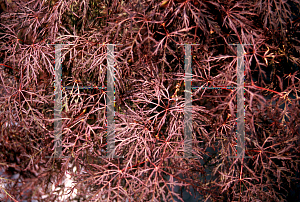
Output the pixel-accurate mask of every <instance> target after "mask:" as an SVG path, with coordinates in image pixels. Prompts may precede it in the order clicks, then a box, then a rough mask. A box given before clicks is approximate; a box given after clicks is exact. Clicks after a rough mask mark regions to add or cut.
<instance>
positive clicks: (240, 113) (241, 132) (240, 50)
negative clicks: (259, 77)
mask: <svg viewBox="0 0 300 202" xmlns="http://www.w3.org/2000/svg"><path fill="white" fill-rule="evenodd" d="M244 70H245V67H244V46H243V45H242V44H237V94H236V99H237V157H238V158H241V157H244V156H245V119H244V117H245V108H244V102H245V100H244V83H245V78H244V77H245V75H244Z"/></svg>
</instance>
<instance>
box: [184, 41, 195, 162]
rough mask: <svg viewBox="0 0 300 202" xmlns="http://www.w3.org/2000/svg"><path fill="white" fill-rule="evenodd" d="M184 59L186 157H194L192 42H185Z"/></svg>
mask: <svg viewBox="0 0 300 202" xmlns="http://www.w3.org/2000/svg"><path fill="white" fill-rule="evenodd" d="M184 46H185V59H184V70H185V75H184V85H185V93H184V97H185V103H184V104H185V105H184V157H185V158H189V157H192V150H193V145H192V140H193V138H192V127H193V126H192V94H191V92H192V85H191V83H192V55H191V44H185V45H184Z"/></svg>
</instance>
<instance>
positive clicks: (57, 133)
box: [54, 44, 62, 158]
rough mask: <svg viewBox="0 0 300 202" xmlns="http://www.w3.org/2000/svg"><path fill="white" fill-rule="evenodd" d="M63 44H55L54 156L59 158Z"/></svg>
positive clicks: (60, 147) (60, 145) (60, 150)
mask: <svg viewBox="0 0 300 202" xmlns="http://www.w3.org/2000/svg"><path fill="white" fill-rule="evenodd" d="M61 48H62V45H61V44H56V45H55V90H54V95H55V101H54V136H55V139H54V148H55V150H54V157H55V158H59V157H60V155H61V152H62V141H61V135H62V119H61V118H62V117H61V109H62V103H61V102H62V92H61V75H62V66H61Z"/></svg>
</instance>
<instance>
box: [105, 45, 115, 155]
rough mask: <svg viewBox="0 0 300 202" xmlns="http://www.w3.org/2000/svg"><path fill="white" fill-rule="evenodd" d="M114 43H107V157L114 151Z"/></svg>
mask: <svg viewBox="0 0 300 202" xmlns="http://www.w3.org/2000/svg"><path fill="white" fill-rule="evenodd" d="M114 72H115V69H114V45H112V44H108V45H107V96H106V104H107V108H106V113H107V114H106V117H107V157H109V158H113V157H114V153H115V120H114V116H115V111H114V102H115V95H114V90H115V89H114V83H115V81H114Z"/></svg>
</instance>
